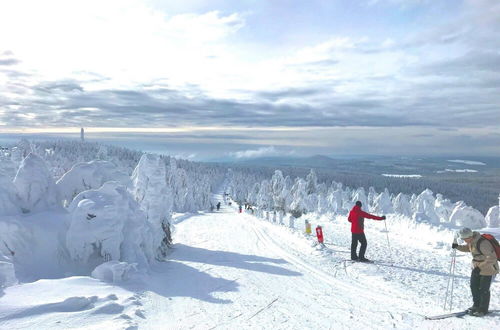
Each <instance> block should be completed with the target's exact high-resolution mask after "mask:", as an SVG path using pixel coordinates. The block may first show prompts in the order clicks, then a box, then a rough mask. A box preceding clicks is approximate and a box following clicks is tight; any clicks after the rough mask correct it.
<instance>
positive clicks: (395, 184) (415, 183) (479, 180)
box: [227, 164, 500, 215]
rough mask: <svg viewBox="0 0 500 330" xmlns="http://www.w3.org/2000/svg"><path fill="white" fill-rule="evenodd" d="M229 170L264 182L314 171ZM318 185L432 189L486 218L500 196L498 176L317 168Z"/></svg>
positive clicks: (416, 191) (285, 168)
mask: <svg viewBox="0 0 500 330" xmlns="http://www.w3.org/2000/svg"><path fill="white" fill-rule="evenodd" d="M227 166H228V167H231V168H234V169H239V170H246V171H251V172H253V174H254V175H255V177H256V179H257V180H264V179H267V180H269V178H270V177H271V176H272V175H273V173H274V171H275V170H277V169H279V170H281V171H282V172H283V175H285V176H286V175H289V176H290V177H291V178H295V177H305V176H306V175H307V174H308V173H309V171H310V169H311V168H313V167H289V166H271V165H268V166H262V167H261V166H256V165H243V164H231V165H227ZM314 171H315V172H316V174H317V177H318V182H319V183H321V182H324V183H327V184H330V183H331V182H332V181H336V182H341V183H343V184H344V186H348V187H350V188H359V187H364V188H365V189H368V188H369V187H370V186H372V187H374V188H375V190H377V192H381V191H383V190H384V189H385V188H387V189H388V190H389V192H390V193H391V194H398V193H400V192H401V193H405V194H409V195H411V194H416V195H418V194H420V193H421V192H422V191H424V190H425V189H426V188H429V189H430V190H432V191H433V192H434V196H436V194H442V195H443V197H444V198H446V199H449V200H451V201H452V202H457V201H464V202H465V203H466V204H467V205H469V206H472V207H474V208H475V209H477V210H479V211H480V212H481V213H483V215H486V213H487V212H488V209H489V208H490V207H492V206H495V205H498V203H499V201H498V198H499V194H500V178H499V177H498V176H496V177H491V176H480V175H477V174H476V173H472V174H467V173H461V174H460V176H457V175H456V174H455V173H452V174H446V173H443V174H440V175H433V176H429V177H422V178H418V179H417V178H397V177H385V176H382V175H380V174H372V173H356V172H354V171H345V170H344V171H342V170H336V169H325V168H314Z"/></svg>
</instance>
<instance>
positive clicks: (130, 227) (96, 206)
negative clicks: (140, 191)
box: [66, 181, 157, 269]
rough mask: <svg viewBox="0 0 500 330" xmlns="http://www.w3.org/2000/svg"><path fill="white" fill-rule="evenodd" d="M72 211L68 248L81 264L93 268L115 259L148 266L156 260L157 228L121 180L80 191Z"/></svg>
mask: <svg viewBox="0 0 500 330" xmlns="http://www.w3.org/2000/svg"><path fill="white" fill-rule="evenodd" d="M68 211H69V212H70V215H71V222H70V225H69V228H68V231H67V234H66V247H67V250H68V251H69V254H70V257H71V258H72V259H73V260H75V261H77V262H78V263H80V264H82V265H87V266H89V267H90V269H93V268H95V267H96V266H97V265H98V264H100V263H102V262H103V261H111V260H115V261H126V262H128V263H137V264H138V265H140V266H141V267H147V265H149V264H150V263H151V262H152V261H153V260H154V259H155V256H156V251H157V246H155V245H154V242H155V241H156V240H155V239H154V236H155V234H154V232H155V229H153V228H152V225H151V224H150V222H149V221H148V220H147V218H146V214H145V213H144V211H142V210H141V209H140V206H139V204H138V203H137V202H136V201H135V200H134V196H132V195H131V194H130V192H129V191H128V190H127V188H126V187H125V186H123V185H121V184H120V183H118V182H114V181H110V182H106V183H105V184H104V185H103V186H102V187H100V188H99V189H95V190H87V191H83V192H81V193H79V194H78V195H77V196H76V197H75V198H74V199H73V201H72V202H71V204H70V205H69V207H68Z"/></svg>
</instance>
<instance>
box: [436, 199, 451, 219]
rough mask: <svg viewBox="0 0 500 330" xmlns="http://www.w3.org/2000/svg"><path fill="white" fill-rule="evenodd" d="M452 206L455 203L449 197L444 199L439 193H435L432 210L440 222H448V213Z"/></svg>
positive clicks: (449, 213)
mask: <svg viewBox="0 0 500 330" xmlns="http://www.w3.org/2000/svg"><path fill="white" fill-rule="evenodd" d="M454 208H455V205H454V204H453V203H452V202H450V200H449V199H445V198H444V197H443V195H441V194H436V200H435V202H434V210H435V211H436V214H437V215H438V217H439V220H440V221H441V222H448V221H449V220H450V215H451V212H453V209H454Z"/></svg>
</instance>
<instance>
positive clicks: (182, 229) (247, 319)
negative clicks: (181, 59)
mask: <svg viewBox="0 0 500 330" xmlns="http://www.w3.org/2000/svg"><path fill="white" fill-rule="evenodd" d="M214 198H215V199H218V200H222V197H221V196H220V195H216V196H214ZM303 218H304V219H306V218H307V217H303ZM304 219H302V218H301V219H300V221H299V220H297V221H296V222H295V225H294V227H295V228H289V226H288V225H286V226H285V225H279V224H277V223H271V222H268V221H265V220H262V219H258V218H257V217H255V216H253V215H251V214H248V213H242V214H240V213H238V212H237V209H236V207H235V205H234V204H233V206H232V207H230V206H227V205H225V204H224V203H223V207H222V209H221V211H219V212H213V213H197V214H177V216H176V217H174V218H173V222H174V223H175V227H176V232H175V236H174V243H175V244H174V246H173V248H172V249H171V250H170V254H169V255H168V258H167V259H168V260H167V261H166V262H162V263H157V264H154V265H153V266H152V269H151V270H150V271H149V272H148V273H147V274H136V276H132V277H131V278H130V279H129V280H127V281H123V282H117V283H114V284H110V283H105V282H102V281H99V280H97V279H94V278H91V277H82V276H79V277H67V278H61V279H50V280H38V281H36V282H32V283H24V284H20V285H14V286H11V287H8V288H5V289H4V290H3V292H2V291H0V328H1V329H49V328H50V329H67V328H79V329H137V328H139V329H235V328H243V329H270V328H273V329H325V328H326V329H353V328H358V329H359V328H361V329H387V328H399V329H415V328H419V329H420V328H425V329H498V328H500V317H499V315H500V314H491V315H489V316H486V317H484V318H474V317H470V316H466V317H464V318H460V319H459V318H450V319H445V320H440V321H429V320H425V319H424V315H434V314H440V313H442V312H443V310H442V306H443V299H444V294H445V291H446V285H447V281H448V271H449V266H450V261H451V258H450V249H449V245H450V244H449V243H450V242H451V237H452V234H451V232H450V231H448V230H446V229H443V228H441V229H439V228H437V227H436V226H430V225H426V224H416V223H412V222H411V221H404V218H403V217H396V216H394V217H389V218H388V220H387V225H388V228H389V232H388V233H386V232H384V231H383V229H385V226H384V223H383V222H381V221H371V220H367V221H366V227H367V228H366V234H367V238H368V252H367V257H368V258H371V259H373V260H375V261H376V263H375V264H362V263H352V262H350V261H345V260H346V259H347V258H348V257H349V245H350V232H349V226H348V222H347V221H346V219H345V217H336V218H333V219H332V218H327V217H317V216H313V215H309V217H308V219H309V221H310V222H311V223H312V224H313V232H314V227H315V226H316V225H317V224H321V225H322V226H323V231H324V233H325V243H326V244H325V246H321V245H316V244H315V241H316V240H315V239H314V237H310V236H307V235H305V234H304V233H303V231H302V229H303V228H304ZM387 237H389V240H390V241H389V242H390V249H389V244H388V241H387ZM469 261H470V256H469V255H466V254H460V255H459V257H458V258H457V271H456V273H457V274H456V281H455V287H454V299H453V306H454V310H462V309H464V308H466V307H469V306H470V305H471V297H470V293H469V291H470V290H469V288H468V278H469V271H470V270H469ZM499 294H500V288H499V286H498V283H494V284H493V285H492V298H491V304H490V309H492V310H494V309H496V310H498V309H500V299H499Z"/></svg>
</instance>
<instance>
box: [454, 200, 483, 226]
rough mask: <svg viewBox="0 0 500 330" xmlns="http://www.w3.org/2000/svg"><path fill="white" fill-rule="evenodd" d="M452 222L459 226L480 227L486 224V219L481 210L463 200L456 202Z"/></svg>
mask: <svg viewBox="0 0 500 330" xmlns="http://www.w3.org/2000/svg"><path fill="white" fill-rule="evenodd" d="M450 223H451V224H452V225H455V226H458V227H469V228H471V229H479V228H483V227H485V226H486V220H485V218H484V216H483V215H482V214H481V212H479V211H478V210H476V209H474V208H472V207H470V206H467V205H466V204H465V202H463V201H460V202H457V203H456V204H455V208H454V209H453V212H452V213H451V215H450Z"/></svg>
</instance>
